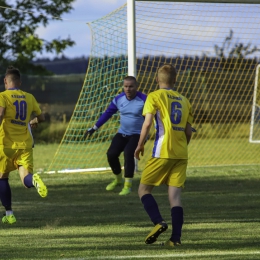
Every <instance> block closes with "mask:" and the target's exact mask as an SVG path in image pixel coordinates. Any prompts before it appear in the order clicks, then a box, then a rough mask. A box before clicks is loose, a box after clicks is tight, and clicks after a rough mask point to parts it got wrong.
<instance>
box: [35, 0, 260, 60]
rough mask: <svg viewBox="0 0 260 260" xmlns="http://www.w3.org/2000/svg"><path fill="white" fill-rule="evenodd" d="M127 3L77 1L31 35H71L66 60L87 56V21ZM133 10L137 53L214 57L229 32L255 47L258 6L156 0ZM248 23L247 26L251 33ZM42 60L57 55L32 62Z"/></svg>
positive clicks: (89, 41)
mask: <svg viewBox="0 0 260 260" xmlns="http://www.w3.org/2000/svg"><path fill="white" fill-rule="evenodd" d="M126 3H127V0H76V1H75V2H74V3H73V4H72V6H73V10H71V12H70V13H66V14H63V15H62V17H61V18H62V19H63V20H62V21H60V20H52V21H50V22H49V24H48V25H47V27H43V26H40V27H39V28H38V29H37V31H36V34H38V35H39V37H40V38H43V39H45V40H47V41H48V40H49V41H50V40H52V39H54V38H59V37H60V39H66V38H67V37H68V36H70V38H71V39H72V40H73V41H75V45H74V46H73V47H68V48H67V49H66V50H65V51H64V52H63V54H64V55H65V56H66V57H68V58H78V57H82V56H85V57H87V56H90V53H91V44H92V34H91V30H90V28H89V26H88V25H87V23H88V22H93V21H95V20H97V19H100V18H102V17H103V16H105V15H108V14H109V13H111V12H112V11H114V10H116V9H117V8H120V7H121V6H123V5H124V4H126ZM136 9H137V10H138V11H137V13H138V14H139V15H137V16H136V17H138V18H136V19H137V24H138V25H139V29H140V34H138V32H139V30H137V37H139V38H138V39H140V41H139V42H138V44H137V48H138V50H139V47H140V53H141V54H142V55H146V54H147V50H150V52H149V53H151V54H154V55H156V54H158V55H159V54H160V55H162V54H163V55H168V56H169V55H170V56H171V55H172V51H173V50H175V53H177V54H179V55H186V54H189V55H202V53H206V54H209V56H210V55H215V52H214V45H215V44H218V46H221V45H222V44H223V41H224V39H225V37H227V36H228V35H229V33H230V30H231V29H232V30H233V31H234V35H235V36H234V42H233V45H234V44H235V43H240V42H242V43H243V44H247V43H252V45H257V46H258V48H259V47H260V40H259V37H258V36H259V33H260V28H259V26H258V24H259V22H260V18H259V12H260V6H259V5H257V6H252V5H249V6H244V5H233V4H215V5H213V4H202V3H197V4H194V3H181V4H178V5H172V4H169V2H168V3H166V2H164V3H162V2H161V3H160V1H158V2H157V3H156V2H153V5H152V4H150V5H149V8H147V2H143V3H142V2H139V3H138V6H136ZM202 14H203V15H202ZM169 21H170V22H169ZM119 23H120V21H119ZM247 23H249V24H250V26H251V27H250V30H249V28H248V27H247ZM116 26H117V25H116ZM102 27H103V29H104V33H105V35H106V36H105V37H106V39H108V38H109V37H110V38H111V37H112V38H113V39H112V40H113V41H114V40H116V38H115V34H114V32H115V30H114V28H112V27H111V28H110V24H109V26H108V27H106V25H104V26H103V25H102ZM119 27H120V26H119ZM107 28H108V29H107ZM117 28H118V27H117ZM101 29H102V28H101ZM109 30H110V31H109ZM154 30H155V32H153V31H154ZM124 32H125V31H124ZM169 32H171V33H169ZM172 32H173V33H172ZM100 35H101V34H100ZM121 35H122V32H121ZM106 42H107V40H106ZM148 45H149V46H150V47H149V46H148ZM114 46H115V51H118V49H117V48H118V46H117V45H114ZM231 46H232V45H231ZM149 48H151V49H149ZM178 48H179V49H178ZM110 53H111V50H110ZM258 55H259V52H258ZM46 57H48V58H54V57H57V55H56V54H55V53H53V54H52V53H42V54H38V56H37V58H46Z"/></svg>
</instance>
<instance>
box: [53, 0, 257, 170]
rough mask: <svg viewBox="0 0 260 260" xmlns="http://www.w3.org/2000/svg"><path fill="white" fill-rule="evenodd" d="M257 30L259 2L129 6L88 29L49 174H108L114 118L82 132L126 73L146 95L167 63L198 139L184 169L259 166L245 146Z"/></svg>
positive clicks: (148, 147) (148, 145) (252, 148)
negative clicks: (74, 98) (83, 66)
mask: <svg viewBox="0 0 260 260" xmlns="http://www.w3.org/2000/svg"><path fill="white" fill-rule="evenodd" d="M259 24H260V1H258V0H255V1H252V0H250V1H227V0H224V1H206V0H205V1H187V0H186V1H181V0H178V1H134V0H128V1H127V3H126V4H125V5H123V6H122V7H121V8H119V9H117V10H115V11H113V12H112V13H109V14H107V15H106V16H104V17H102V18H100V19H98V20H96V21H93V22H91V23H88V25H89V27H90V29H91V32H92V49H91V57H90V61H89V65H88V70H87V74H86V77H85V81H84V85H83V87H82V90H81V93H80V95H79V99H78V102H77V104H76V106H75V110H74V112H73V116H72V118H71V120H70V122H69V125H68V128H67V130H66V133H65V135H64V136H63V139H62V141H61V143H60V145H59V148H58V150H57V152H56V154H55V157H54V159H53V162H52V164H51V165H50V167H49V171H52V172H57V171H58V172H70V171H72V172H73V171H79V172H81V171H82V172H84V171H96V170H97V171H99V170H101V171H104V170H107V169H109V167H108V164H107V159H106V151H107V149H108V146H109V144H110V142H111V138H112V137H113V136H114V134H115V133H116V131H117V129H118V126H119V117H118V116H114V117H112V118H111V119H110V120H109V121H108V122H107V124H106V125H104V126H103V127H101V128H100V129H99V130H98V131H97V132H96V133H95V134H94V135H93V136H92V137H91V138H89V139H87V140H85V139H84V138H83V135H84V132H85V130H86V129H88V128H89V127H91V126H93V124H95V122H96V120H97V119H98V117H99V116H100V114H101V113H102V112H104V110H105V109H106V107H107V106H108V104H109V103H110V102H111V100H112V98H113V97H114V96H115V95H116V94H118V93H120V92H122V81H123V78H124V77H125V76H126V75H134V76H136V77H137V80H138V82H139V89H140V90H141V91H143V92H144V93H147V94H148V93H149V92H151V91H154V90H156V89H157V84H156V80H155V75H156V70H157V69H158V67H159V66H161V65H162V64H164V63H171V64H173V65H175V66H176V69H177V72H178V77H177V83H176V90H177V91H179V92H180V93H181V94H183V95H185V96H187V97H188V98H189V99H190V102H191V104H192V107H193V110H194V125H193V126H194V127H195V128H196V129H197V133H195V134H194V135H193V138H192V141H191V143H190V145H189V166H207V165H238V164H240V165H241V164H259V163H260V162H259V154H260V146H259V145H255V144H252V143H250V142H248V136H249V129H250V122H251V114H252V102H253V97H254V82H255V71H256V67H257V65H258V63H259V56H260V38H259V35H260V27H259ZM255 104H256V103H255ZM254 111H256V106H255V107H254ZM254 113H256V112H254ZM256 118H257V116H256V114H254V120H256ZM256 123H257V122H256V121H254V127H255V126H256ZM251 126H252V124H251ZM255 129H256V128H254V130H253V132H252V133H253V137H254V138H256V132H255ZM153 140H154V133H153V132H151V133H150V140H148V141H147V143H146V146H145V156H144V157H143V158H142V159H141V161H140V162H139V165H138V167H139V169H140V170H142V168H143V165H144V164H145V162H146V160H147V159H148V158H149V157H150V155H151V153H150V151H151V148H152V145H153Z"/></svg>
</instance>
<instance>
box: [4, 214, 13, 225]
mask: <svg viewBox="0 0 260 260" xmlns="http://www.w3.org/2000/svg"><path fill="white" fill-rule="evenodd" d="M2 222H3V223H4V224H9V225H12V224H14V223H15V222H16V218H15V216H14V214H11V215H9V216H4V217H3V218H2Z"/></svg>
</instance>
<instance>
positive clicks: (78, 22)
mask: <svg viewBox="0 0 260 260" xmlns="http://www.w3.org/2000/svg"><path fill="white" fill-rule="evenodd" d="M126 2H127V0H76V1H75V2H74V3H73V4H72V6H73V10H72V11H71V12H70V13H66V14H63V16H62V17H61V18H63V19H64V20H63V21H57V20H53V21H50V22H49V24H48V25H47V27H43V26H40V27H39V28H38V29H37V31H36V34H38V35H39V36H40V38H43V39H45V40H52V39H54V38H57V37H60V38H61V39H66V38H67V37H68V36H70V38H71V39H72V40H73V41H75V43H76V44H75V45H74V46H73V47H68V48H67V49H66V50H65V51H64V53H63V54H64V55H65V56H66V57H68V58H76V57H82V56H85V57H86V56H89V55H90V51H91V31H90V28H89V26H88V25H87V23H88V22H92V21H94V20H96V19H99V18H101V17H103V16H105V15H107V14H109V13H110V12H112V11H114V10H116V9H117V8H119V7H121V6H122V5H124V4H125V3H126ZM55 56H56V55H55V54H49V53H43V54H39V55H38V56H37V58H43V57H49V58H53V57H55Z"/></svg>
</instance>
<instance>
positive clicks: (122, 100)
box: [96, 91, 147, 135]
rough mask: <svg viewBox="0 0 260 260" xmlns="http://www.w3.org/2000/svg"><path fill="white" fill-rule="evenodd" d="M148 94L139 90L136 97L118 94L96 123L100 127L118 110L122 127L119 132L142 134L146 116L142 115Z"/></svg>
mask: <svg viewBox="0 0 260 260" xmlns="http://www.w3.org/2000/svg"><path fill="white" fill-rule="evenodd" d="M146 97H147V96H146V95H145V94H143V93H141V92H139V91H137V94H136V96H135V98H133V99H132V100H128V99H127V97H126V95H125V93H121V94H119V95H117V96H116V97H115V98H114V99H113V100H112V102H111V103H110V105H109V106H108V108H107V110H106V111H105V112H104V113H103V114H102V115H101V116H100V118H99V120H98V121H97V123H96V126H97V127H98V128H99V127H101V126H102V125H103V124H105V123H106V122H107V121H108V119H110V118H111V117H112V115H114V114H115V113H117V111H119V113H120V128H119V129H118V133H120V134H124V135H133V134H140V133H141V129H142V125H143V122H144V117H143V116H142V112H143V107H144V103H145V100H146Z"/></svg>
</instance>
